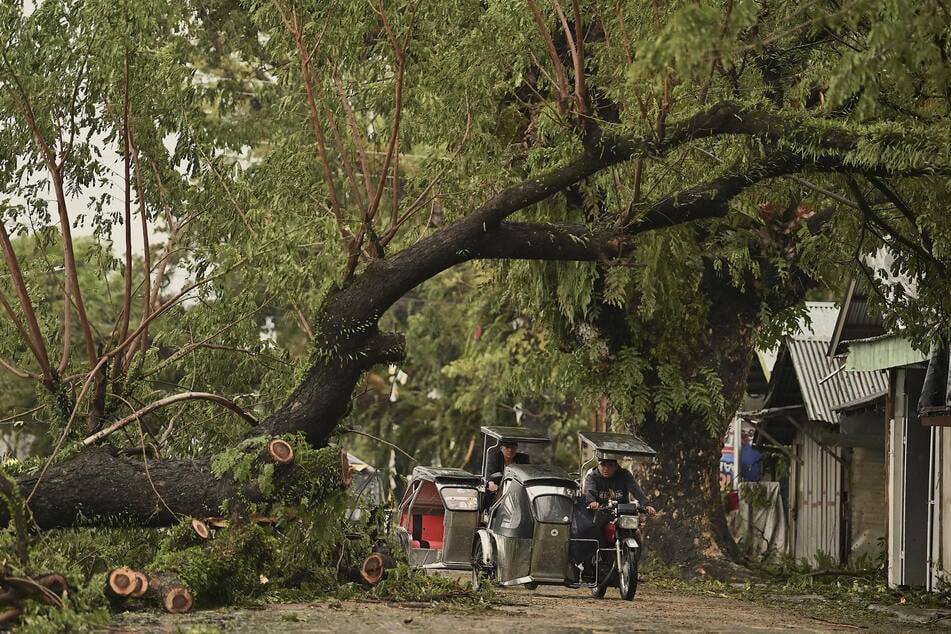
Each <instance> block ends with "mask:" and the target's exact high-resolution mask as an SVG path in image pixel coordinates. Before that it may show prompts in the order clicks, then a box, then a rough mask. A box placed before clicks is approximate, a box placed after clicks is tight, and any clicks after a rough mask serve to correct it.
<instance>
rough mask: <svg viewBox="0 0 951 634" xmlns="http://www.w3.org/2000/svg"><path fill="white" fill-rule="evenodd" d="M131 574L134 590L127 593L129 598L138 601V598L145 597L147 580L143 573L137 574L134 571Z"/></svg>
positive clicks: (147, 585) (147, 586) (147, 587)
mask: <svg viewBox="0 0 951 634" xmlns="http://www.w3.org/2000/svg"><path fill="white" fill-rule="evenodd" d="M133 574H134V575H135V589H134V590H133V591H132V592H130V593H129V596H130V597H132V598H133V599H138V598H139V597H142V596H145V593H146V592H148V589H149V578H148V577H147V576H145V573H144V572H139V571H138V570H134V571H133Z"/></svg>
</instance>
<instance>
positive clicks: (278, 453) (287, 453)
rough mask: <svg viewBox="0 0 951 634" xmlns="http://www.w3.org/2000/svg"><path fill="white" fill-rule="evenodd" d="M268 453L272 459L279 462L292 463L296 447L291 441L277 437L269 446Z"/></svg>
mask: <svg viewBox="0 0 951 634" xmlns="http://www.w3.org/2000/svg"><path fill="white" fill-rule="evenodd" d="M267 453H268V455H269V456H271V460H273V461H274V462H276V463H277V464H290V463H292V462H294V448H293V447H291V445H290V443H289V442H287V441H286V440H281V439H280V438H275V439H274V440H272V441H271V442H270V443H268V446H267Z"/></svg>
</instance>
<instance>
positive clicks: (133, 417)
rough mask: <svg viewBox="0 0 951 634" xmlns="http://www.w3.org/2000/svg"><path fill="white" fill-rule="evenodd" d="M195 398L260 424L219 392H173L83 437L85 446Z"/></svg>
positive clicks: (254, 423) (252, 423)
mask: <svg viewBox="0 0 951 634" xmlns="http://www.w3.org/2000/svg"><path fill="white" fill-rule="evenodd" d="M193 400H205V401H212V402H213V403H218V404H219V405H222V406H224V407H226V408H227V409H230V410H231V411H233V412H234V413H236V414H237V415H238V416H240V417H241V418H243V419H245V420H246V421H248V422H249V423H251V425H257V424H258V420H257V419H256V418H255V417H254V416H252V415H251V414H249V413H247V412H246V411H245V410H244V409H243V408H242V407H240V406H239V405H238V404H236V403H235V402H234V401H231V400H229V399H226V398H225V397H223V396H218V395H217V394H210V393H208V392H183V393H181V394H173V395H172V396H168V397H166V398H163V399H159V400H157V401H154V402H152V403H149V404H148V405H146V406H145V407H143V408H141V409H139V410H137V411H135V412H133V413H131V414H129V415H128V416H126V417H125V418H122V419H120V420H117V421H116V422H114V423H113V424H112V425H109V426H108V427H106V428H105V429H101V430H99V431H97V432H96V433H95V434H92V435H91V436H88V437H86V438H85V439H83V446H84V447H88V446H89V445H92V444H94V443H97V442H99V441H100V440H102V439H103V438H105V437H106V436H108V435H109V434H111V433H112V432H114V431H117V430H119V429H122V428H123V427H125V426H126V425H128V424H129V423H131V422H133V421H137V420H139V419H140V418H142V417H143V416H145V415H146V414H149V413H151V412H154V411H155V410H157V409H160V408H162V407H165V406H166V405H172V404H173V403H179V402H181V401H193Z"/></svg>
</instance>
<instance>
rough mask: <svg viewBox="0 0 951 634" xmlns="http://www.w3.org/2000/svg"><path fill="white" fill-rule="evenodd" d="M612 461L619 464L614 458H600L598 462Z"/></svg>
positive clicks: (608, 462) (606, 462)
mask: <svg viewBox="0 0 951 634" xmlns="http://www.w3.org/2000/svg"><path fill="white" fill-rule="evenodd" d="M612 462H613V463H614V464H617V460H615V459H614V458H598V464H611V463H612Z"/></svg>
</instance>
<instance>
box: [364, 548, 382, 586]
mask: <svg viewBox="0 0 951 634" xmlns="http://www.w3.org/2000/svg"><path fill="white" fill-rule="evenodd" d="M385 573H386V565H385V562H384V561H383V555H381V554H380V553H371V554H370V555H369V556H368V557H367V558H366V559H364V560H363V563H362V564H361V565H360V577H361V578H362V579H363V580H364V581H366V582H367V583H368V584H370V585H371V586H375V585H376V584H378V583H380V580H381V579H383V575H384V574H385Z"/></svg>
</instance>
